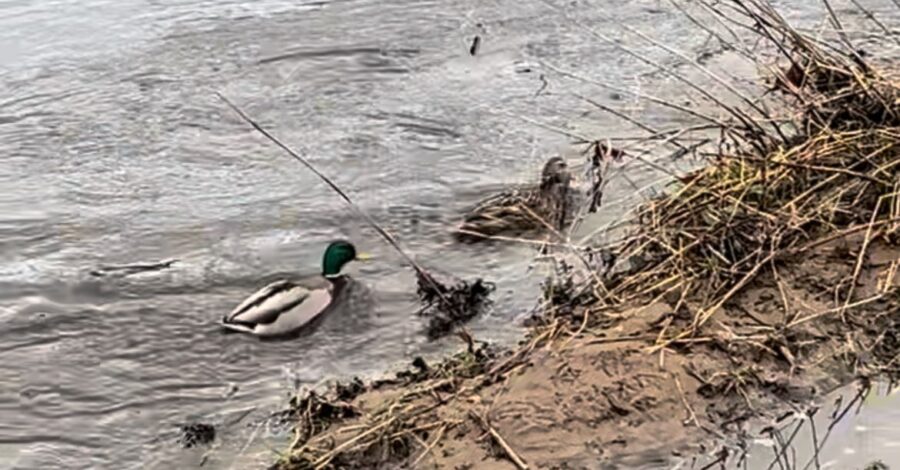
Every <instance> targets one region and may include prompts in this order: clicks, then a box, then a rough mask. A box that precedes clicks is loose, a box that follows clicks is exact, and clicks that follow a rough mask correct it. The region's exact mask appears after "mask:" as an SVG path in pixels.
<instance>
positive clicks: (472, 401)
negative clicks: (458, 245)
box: [276, 236, 900, 468]
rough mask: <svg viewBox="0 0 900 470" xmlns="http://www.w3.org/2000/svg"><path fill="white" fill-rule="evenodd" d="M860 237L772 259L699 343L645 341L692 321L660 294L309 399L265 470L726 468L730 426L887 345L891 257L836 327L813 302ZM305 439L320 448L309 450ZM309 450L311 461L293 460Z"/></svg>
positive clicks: (868, 364) (876, 359) (802, 398)
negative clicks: (589, 319)
mask: <svg viewBox="0 0 900 470" xmlns="http://www.w3.org/2000/svg"><path fill="white" fill-rule="evenodd" d="M862 241H863V240H862V237H859V236H857V237H853V238H850V239H839V240H835V241H833V242H830V243H828V244H826V245H824V246H822V247H819V248H817V249H816V250H815V251H814V252H811V253H809V255H808V256H807V259H806V260H805V261H804V262H803V263H790V264H787V265H784V266H782V267H781V269H780V270H779V278H778V279H777V280H776V279H775V278H774V276H772V275H764V276H760V278H759V279H757V280H756V281H755V282H754V283H753V285H752V286H748V288H747V289H746V290H745V291H744V292H742V293H741V294H740V295H738V296H736V297H735V298H734V300H733V305H730V306H729V307H726V308H724V309H722V310H721V311H720V312H719V313H717V314H716V315H715V316H714V317H713V319H712V322H713V323H714V324H715V325H716V326H715V327H713V328H710V329H709V331H708V332H707V333H706V334H704V335H703V336H701V337H697V338H691V339H689V340H686V341H683V342H681V343H680V344H677V345H671V346H669V347H667V348H658V347H655V345H656V344H657V339H658V336H659V333H658V332H659V331H660V326H661V325H664V324H669V326H670V327H672V325H674V324H677V323H679V322H689V321H691V318H690V317H689V316H687V315H685V311H684V310H680V311H676V309H675V305H674V304H673V303H670V302H665V301H658V302H654V303H651V304H648V305H645V306H642V307H640V308H634V309H625V310H621V311H616V312H608V314H609V315H618V316H620V319H619V320H618V321H617V322H616V323H617V324H616V325H615V326H613V327H610V328H604V329H602V330H596V331H588V328H586V329H585V331H584V332H582V333H580V334H578V335H577V336H573V335H569V334H563V335H554V334H553V331H552V329H546V330H543V331H542V332H541V333H539V335H538V336H537V337H535V338H533V339H532V341H531V342H530V343H529V344H528V345H527V346H526V347H525V348H524V349H522V350H520V351H519V352H517V353H512V354H509V353H508V354H504V355H499V356H493V355H491V354H490V353H489V352H487V351H484V352H480V351H479V350H478V349H474V350H472V351H471V352H470V351H466V352H463V353H461V354H460V355H459V356H458V357H457V358H455V359H454V360H451V361H449V362H448V363H446V364H442V365H441V366H439V367H435V368H434V369H423V368H422V367H421V364H420V367H418V368H416V367H414V368H412V369H411V371H410V372H409V373H408V375H405V376H404V377H401V378H400V379H397V381H388V382H384V383H376V384H373V385H372V386H371V388H370V389H368V390H366V391H364V392H362V393H360V394H359V395H356V396H355V397H354V396H352V395H350V396H348V395H346V393H344V395H343V396H344V398H346V399H347V400H346V401H341V403H342V405H339V406H346V407H347V409H346V410H344V411H342V412H340V413H335V412H334V411H332V410H331V409H330V408H331V406H333V405H329V406H328V407H316V406H312V405H310V403H306V405H307V406H306V409H303V407H301V408H300V409H299V414H300V416H298V419H300V420H301V422H306V423H309V424H304V426H306V427H304V428H300V429H298V438H299V439H298V440H297V445H298V448H297V449H294V450H295V452H296V451H297V450H305V451H306V452H310V453H309V454H306V453H305V452H298V453H297V454H296V456H295V458H294V459H293V460H289V461H285V462H284V463H282V464H281V465H279V466H278V467H276V468H306V467H307V466H308V465H310V464H312V466H313V467H315V466H316V465H315V464H316V463H319V464H325V463H329V464H330V465H333V466H334V467H335V468H379V467H381V468H392V466H394V465H396V466H400V467H404V466H412V467H416V468H516V467H517V465H516V464H515V463H514V462H515V461H516V460H519V461H521V462H522V463H524V464H525V465H527V466H528V467H529V468H655V467H658V468H671V467H672V466H673V465H676V464H677V463H679V462H684V461H687V462H690V461H691V459H693V458H695V457H696V458H705V459H706V460H717V459H718V458H719V456H721V458H722V459H723V461H724V460H726V459H727V461H728V462H730V463H736V462H737V461H738V459H739V458H740V447H739V445H738V444H739V442H740V438H741V437H742V436H743V437H749V435H746V434H743V435H742V433H745V432H748V431H750V430H752V429H759V428H761V427H764V426H767V425H774V424H777V423H778V422H779V421H781V420H784V419H785V418H786V417H788V416H789V415H791V414H793V413H794V412H798V413H804V412H806V411H807V410H810V405H811V404H812V403H813V399H815V398H816V397H819V396H821V395H824V394H827V393H828V392H830V391H831V390H833V389H834V388H835V387H837V386H839V385H841V384H843V383H847V382H848V381H850V380H853V379H855V378H858V377H863V378H869V377H873V376H874V374H876V373H879V372H882V371H883V370H884V368H883V365H884V364H885V363H890V362H891V361H892V360H893V359H894V358H895V357H896V355H897V353H898V352H900V344H897V343H896V338H894V337H893V335H895V334H896V332H898V331H900V329H898V328H900V296H898V295H897V294H896V287H897V286H898V282H900V279H898V278H897V276H896V269H895V267H896V264H897V260H898V259H900V248H898V247H896V246H892V245H888V244H885V243H882V242H877V243H875V244H873V245H872V246H871V248H870V250H871V255H870V257H869V261H868V262H867V263H866V264H865V266H864V267H863V269H862V270H861V273H860V276H859V277H860V280H861V281H860V283H859V285H858V290H859V295H860V299H861V300H860V301H857V302H856V303H857V304H858V305H856V306H854V307H852V308H850V309H848V310H847V312H845V314H846V316H847V320H846V321H847V322H848V323H845V322H844V321H842V320H841V318H840V316H839V315H835V312H834V311H833V310H834V308H833V302H832V301H831V299H829V298H828V296H827V295H823V288H825V287H826V286H833V285H835V284H834V281H835V280H836V279H846V278H848V277H849V276H850V275H851V274H852V272H853V269H854V266H855V265H854V263H853V258H852V257H850V256H847V254H848V253H853V252H857V253H858V250H859V248H860V247H861V245H862ZM892 271H893V272H892ZM888 274H890V278H888V277H886V276H887V275H888ZM785 303H787V305H788V313H786V312H785V308H784V306H785ZM785 315H787V316H793V317H794V318H796V319H797V320H795V321H796V322H797V324H796V325H795V326H794V327H792V328H791V329H790V330H789V332H785V333H781V334H782V335H784V334H786V335H788V336H779V335H772V334H770V331H771V330H772V329H775V328H777V326H778V325H780V324H782V322H783V320H784V318H785ZM848 325H850V327H849V328H848ZM551 338H552V339H551ZM779 342H781V343H782V344H779ZM476 348H477V346H476ZM654 349H657V350H658V352H654ZM890 367H893V366H892V365H891V366H890ZM426 377H427V378H426ZM335 398H336V397H335ZM828 405H829V407H830V406H831V404H828ZM848 405H849V404H839V405H837V406H839V407H842V406H848ZM326 409H327V410H328V411H325V410H326ZM832 411H833V410H831V409H828V410H823V412H827V413H832ZM838 411H840V410H838ZM338 416H339V417H340V418H341V419H340V420H338V421H337V422H336V423H333V424H332V423H330V420H331V419H332V418H335V417H338ZM313 423H317V424H313ZM319 426H320V427H319ZM310 430H312V431H313V432H312V433H310V434H311V436H308V435H305V434H306V433H309V431H310ZM362 430H367V431H369V432H370V434H369V435H364V434H363V432H361V431H362ZM317 437H318V438H323V440H322V441H317ZM305 439H309V440H308V441H306V445H310V446H312V445H317V446H318V445H328V447H330V448H331V450H330V451H329V452H323V453H316V454H313V453H312V452H311V451H312V450H313V448H312V447H310V448H306V449H303V447H302V445H303V444H302V441H304V440H305ZM332 439H334V440H332ZM354 439H356V440H355V441H354ZM327 443H330V444H327ZM332 446H333V447H332ZM342 446H343V447H342ZM358 447H362V449H360V448H358ZM426 449H427V450H426ZM307 455H312V456H316V457H318V458H317V459H316V460H312V459H310V460H307V461H305V460H301V459H303V457H305V456H307ZM297 457H299V458H297ZM382 459H386V460H387V461H386V460H382ZM288 462H290V463H288ZM413 463H415V465H413ZM385 465H386V467H384V466H385ZM701 466H702V465H701ZM519 468H523V467H522V466H519Z"/></svg>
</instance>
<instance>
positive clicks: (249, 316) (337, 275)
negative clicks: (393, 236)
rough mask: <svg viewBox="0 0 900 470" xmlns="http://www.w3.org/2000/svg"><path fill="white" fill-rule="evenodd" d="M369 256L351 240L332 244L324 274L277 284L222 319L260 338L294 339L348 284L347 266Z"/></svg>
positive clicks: (234, 327) (329, 306) (229, 327)
mask: <svg viewBox="0 0 900 470" xmlns="http://www.w3.org/2000/svg"><path fill="white" fill-rule="evenodd" d="M367 258H368V255H364V254H361V253H357V252H356V247H354V246H353V244H351V243H349V242H347V241H343V240H341V241H335V242H332V243H331V244H330V245H328V248H326V249H325V254H324V255H323V257H322V275H321V276H318V277H316V278H308V279H303V280H290V279H281V280H278V281H275V282H273V283H271V284H269V285H267V286H265V287H263V288H262V289H260V290H258V291H256V293H254V294H253V295H251V296H250V297H248V298H247V299H246V300H244V301H243V302H241V304H240V305H238V306H237V308H235V309H234V310H233V311H232V312H231V313H229V314H228V315H226V316H225V317H224V318H223V319H222V326H224V327H225V328H227V329H229V330H234V331H239V332H242V333H249V334H253V335H256V336H264V337H275V336H290V335H292V334H295V333H298V332H299V331H300V330H301V329H302V328H303V327H304V326H307V325H309V324H310V323H311V322H312V321H313V320H316V319H318V318H321V317H322V316H323V315H324V314H325V313H326V312H327V311H328V310H329V309H330V308H331V307H332V306H334V304H335V301H336V300H337V299H338V298H339V297H340V296H341V295H342V294H343V292H344V290H345V287H346V286H347V284H348V281H349V280H348V278H347V276H346V275H343V274H341V269H342V268H343V267H344V265H345V264H347V263H349V262H351V261H353V260H356V259H367Z"/></svg>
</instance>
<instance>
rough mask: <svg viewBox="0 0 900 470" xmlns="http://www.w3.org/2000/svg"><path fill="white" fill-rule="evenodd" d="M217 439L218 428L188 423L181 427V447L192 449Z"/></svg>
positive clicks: (205, 424) (204, 424) (210, 425)
mask: <svg viewBox="0 0 900 470" xmlns="http://www.w3.org/2000/svg"><path fill="white" fill-rule="evenodd" d="M215 439H216V427H215V426H213V425H212V424H207V423H188V424H182V425H181V439H180V440H179V442H180V443H181V445H182V446H183V447H184V448H186V449H190V448H191V447H196V446H198V445H206V444H209V443H211V442H212V441H214V440H215Z"/></svg>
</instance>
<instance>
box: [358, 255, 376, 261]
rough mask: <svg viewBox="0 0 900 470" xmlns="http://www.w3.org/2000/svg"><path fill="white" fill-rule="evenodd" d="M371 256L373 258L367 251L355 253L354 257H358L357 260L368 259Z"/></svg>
mask: <svg viewBox="0 0 900 470" xmlns="http://www.w3.org/2000/svg"><path fill="white" fill-rule="evenodd" d="M372 258H373V256H372V255H370V254H369V253H357V254H356V259H358V260H359V261H368V260H370V259H372Z"/></svg>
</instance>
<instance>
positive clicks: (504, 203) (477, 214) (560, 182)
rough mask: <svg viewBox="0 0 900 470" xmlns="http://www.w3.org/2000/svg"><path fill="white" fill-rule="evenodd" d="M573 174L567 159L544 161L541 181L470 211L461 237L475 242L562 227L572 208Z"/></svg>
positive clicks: (463, 224)
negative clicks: (498, 236) (493, 237)
mask: <svg viewBox="0 0 900 470" xmlns="http://www.w3.org/2000/svg"><path fill="white" fill-rule="evenodd" d="M571 179H572V178H571V175H570V173H569V168H568V166H567V165H566V162H565V160H563V159H562V158H560V157H553V158H551V159H550V160H548V161H547V163H546V164H544V169H543V171H542V172H541V182H540V184H537V185H531V186H523V187H519V188H514V189H510V190H507V191H504V192H502V193H499V194H495V195H493V196H491V197H489V198H487V199H484V200H482V201H481V202H480V203H478V205H477V206H475V207H474V208H473V209H472V210H470V211H469V212H468V214H466V216H465V218H464V220H463V222H462V224H460V226H459V227H458V228H457V237H458V238H459V239H460V240H461V241H465V242H475V241H478V240H483V239H485V238H490V237H492V236H496V235H501V234H502V235H515V234H521V233H523V232H531V231H546V230H548V229H549V227H552V228H553V229H554V230H562V229H563V228H564V227H565V225H566V224H567V223H568V218H569V215H570V211H571V204H570V198H571V189H570V182H571Z"/></svg>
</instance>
